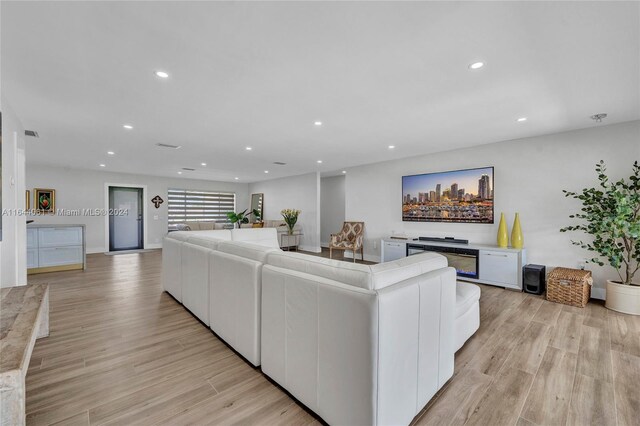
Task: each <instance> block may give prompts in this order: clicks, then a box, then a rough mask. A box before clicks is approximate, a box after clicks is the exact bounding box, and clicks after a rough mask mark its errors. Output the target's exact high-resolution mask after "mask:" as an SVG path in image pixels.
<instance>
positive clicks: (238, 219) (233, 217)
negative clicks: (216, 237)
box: [227, 209, 249, 229]
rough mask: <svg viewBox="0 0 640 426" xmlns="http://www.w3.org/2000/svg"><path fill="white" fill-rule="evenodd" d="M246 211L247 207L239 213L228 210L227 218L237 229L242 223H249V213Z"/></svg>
mask: <svg viewBox="0 0 640 426" xmlns="http://www.w3.org/2000/svg"><path fill="white" fill-rule="evenodd" d="M246 213H247V209H244V211H241V212H240V213H235V212H229V213H227V218H228V219H229V222H231V223H233V224H235V225H236V226H237V227H238V229H239V228H240V227H241V226H242V224H243V223H249V215H248V214H246Z"/></svg>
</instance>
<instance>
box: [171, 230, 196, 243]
mask: <svg viewBox="0 0 640 426" xmlns="http://www.w3.org/2000/svg"><path fill="white" fill-rule="evenodd" d="M189 237H193V232H192V231H174V232H169V233H168V234H167V236H166V238H170V239H172V240H178V241H187V239H189Z"/></svg>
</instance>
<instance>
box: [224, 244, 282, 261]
mask: <svg viewBox="0 0 640 426" xmlns="http://www.w3.org/2000/svg"><path fill="white" fill-rule="evenodd" d="M217 250H218V251H220V252H223V253H228V254H233V255H236V256H239V257H243V258H245V259H251V260H256V261H258V262H262V263H264V262H265V261H266V259H267V255H268V254H269V253H271V252H273V251H280V249H276V248H273V247H267V246H261V245H259V244H252V243H247V242H244V241H221V242H220V243H218V244H217Z"/></svg>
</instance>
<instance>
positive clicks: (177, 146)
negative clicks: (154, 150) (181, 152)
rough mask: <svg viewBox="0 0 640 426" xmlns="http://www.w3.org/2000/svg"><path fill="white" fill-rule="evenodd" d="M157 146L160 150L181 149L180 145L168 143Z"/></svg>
mask: <svg viewBox="0 0 640 426" xmlns="http://www.w3.org/2000/svg"><path fill="white" fill-rule="evenodd" d="M156 146H159V147H160V148H171V149H180V148H181V146H180V145H170V144H168V143H157V144H156Z"/></svg>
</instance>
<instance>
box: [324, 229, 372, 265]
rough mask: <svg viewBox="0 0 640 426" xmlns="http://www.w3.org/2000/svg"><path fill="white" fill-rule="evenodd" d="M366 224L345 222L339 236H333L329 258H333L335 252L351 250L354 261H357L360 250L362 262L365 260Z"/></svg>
mask: <svg viewBox="0 0 640 426" xmlns="http://www.w3.org/2000/svg"><path fill="white" fill-rule="evenodd" d="M363 238H364V222H344V224H343V225H342V230H341V231H340V232H339V233H337V234H331V243H330V244H329V257H330V258H333V250H334V249H336V250H351V251H352V252H353V261H354V262H355V261H356V252H357V251H358V250H360V255H361V258H362V260H364V247H363V244H362V243H363Z"/></svg>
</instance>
